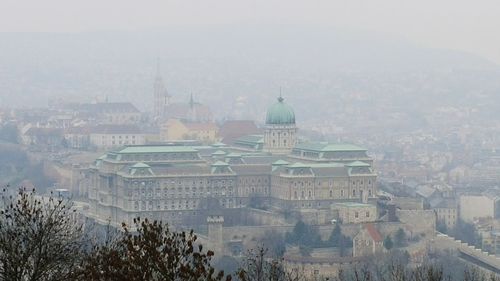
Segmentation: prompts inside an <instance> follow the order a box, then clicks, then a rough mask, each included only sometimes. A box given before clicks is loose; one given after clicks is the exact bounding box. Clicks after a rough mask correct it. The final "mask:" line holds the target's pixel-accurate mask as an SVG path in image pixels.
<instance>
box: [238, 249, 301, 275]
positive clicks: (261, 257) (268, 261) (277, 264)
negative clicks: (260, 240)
mask: <svg viewBox="0 0 500 281" xmlns="http://www.w3.org/2000/svg"><path fill="white" fill-rule="evenodd" d="M266 254H267V249H265V248H263V247H259V248H257V250H256V251H253V250H250V251H248V253H247V256H246V260H245V262H244V263H243V265H242V267H241V268H240V269H239V270H238V272H237V274H236V275H237V277H238V278H239V279H240V280H241V281H306V277H305V275H304V273H303V271H302V270H299V269H296V268H294V269H288V268H286V266H285V265H284V263H283V260H282V259H273V258H268V257H267V256H266Z"/></svg>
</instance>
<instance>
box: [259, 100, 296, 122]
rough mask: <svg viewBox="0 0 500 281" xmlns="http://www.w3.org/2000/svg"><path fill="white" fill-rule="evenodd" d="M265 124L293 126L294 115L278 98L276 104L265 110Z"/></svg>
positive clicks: (290, 108) (291, 109)
mask: <svg viewBox="0 0 500 281" xmlns="http://www.w3.org/2000/svg"><path fill="white" fill-rule="evenodd" d="M266 124H268V125H288V124H295V113H294V112H293V108H292V107H291V106H289V105H288V104H286V103H285V102H284V99H283V98H282V97H281V96H280V97H279V98H278V102H277V103H275V104H273V105H271V106H270V107H269V109H268V110H267V116H266Z"/></svg>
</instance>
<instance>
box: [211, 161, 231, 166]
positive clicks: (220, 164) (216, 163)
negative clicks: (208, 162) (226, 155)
mask: <svg viewBox="0 0 500 281" xmlns="http://www.w3.org/2000/svg"><path fill="white" fill-rule="evenodd" d="M212 166H229V164H227V163H226V162H222V161H217V162H215V163H213V164H212Z"/></svg>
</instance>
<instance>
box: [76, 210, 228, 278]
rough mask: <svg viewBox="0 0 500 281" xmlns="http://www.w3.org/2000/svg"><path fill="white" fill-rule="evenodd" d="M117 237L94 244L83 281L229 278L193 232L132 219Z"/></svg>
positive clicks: (84, 268)
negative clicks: (217, 268) (133, 226)
mask: <svg viewBox="0 0 500 281" xmlns="http://www.w3.org/2000/svg"><path fill="white" fill-rule="evenodd" d="M134 223H135V225H136V227H137V230H136V232H135V233H132V232H131V231H130V229H129V228H128V227H127V226H126V225H123V231H124V233H123V234H122V235H120V236H119V237H118V239H117V240H115V241H112V242H110V243H107V244H106V245H104V246H97V247H95V248H94V250H93V251H92V253H91V254H90V255H88V257H87V258H86V260H85V262H84V266H83V269H82V275H83V277H85V280H131V281H133V280H137V281H139V280H190V281H197V280H205V281H218V280H231V277H230V276H224V272H223V271H216V270H215V269H214V268H213V267H212V266H211V265H210V262H211V259H212V257H213V255H214V253H213V252H212V251H210V250H209V251H207V252H206V253H205V252H203V246H202V245H196V244H195V243H196V239H197V237H196V235H194V233H193V231H191V232H189V233H186V232H171V231H170V230H169V229H168V227H167V226H166V225H164V224H163V223H161V222H157V221H153V222H150V221H148V220H147V219H145V220H143V221H141V220H140V219H137V220H134Z"/></svg>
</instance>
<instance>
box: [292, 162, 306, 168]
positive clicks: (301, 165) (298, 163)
mask: <svg viewBox="0 0 500 281" xmlns="http://www.w3.org/2000/svg"><path fill="white" fill-rule="evenodd" d="M287 167H288V168H310V167H311V166H310V165H307V164H303V163H300V162H297V163H293V164H291V165H288V166H287Z"/></svg>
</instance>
